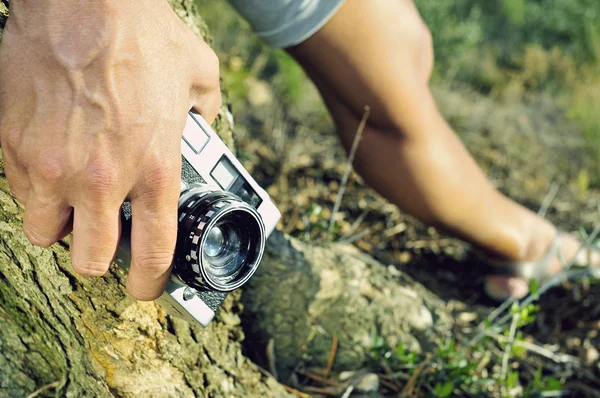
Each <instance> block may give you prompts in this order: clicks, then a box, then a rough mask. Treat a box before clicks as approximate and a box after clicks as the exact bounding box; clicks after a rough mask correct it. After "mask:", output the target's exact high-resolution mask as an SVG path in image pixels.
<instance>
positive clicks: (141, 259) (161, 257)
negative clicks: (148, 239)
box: [134, 249, 173, 275]
mask: <svg viewBox="0 0 600 398" xmlns="http://www.w3.org/2000/svg"><path fill="white" fill-rule="evenodd" d="M172 260H173V250H166V249H165V250H154V251H152V252H146V253H143V254H139V255H137V256H136V259H135V260H134V261H135V264H136V265H137V266H139V267H140V268H141V269H143V270H144V271H145V272H147V273H149V274H151V275H162V274H164V273H165V272H167V271H168V270H169V269H170V268H171V262H172Z"/></svg>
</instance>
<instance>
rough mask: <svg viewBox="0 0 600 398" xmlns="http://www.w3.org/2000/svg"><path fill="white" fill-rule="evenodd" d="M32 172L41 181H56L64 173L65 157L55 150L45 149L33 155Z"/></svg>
mask: <svg viewBox="0 0 600 398" xmlns="http://www.w3.org/2000/svg"><path fill="white" fill-rule="evenodd" d="M34 159H35V161H34V162H33V164H32V172H34V173H35V174H36V175H37V176H38V177H40V178H41V179H42V180H43V181H47V182H56V181H60V180H62V179H63V178H64V177H65V175H66V162H65V159H64V158H63V157H62V156H61V155H60V154H58V153H56V152H50V151H45V152H42V153H40V154H39V155H38V156H35V157H34Z"/></svg>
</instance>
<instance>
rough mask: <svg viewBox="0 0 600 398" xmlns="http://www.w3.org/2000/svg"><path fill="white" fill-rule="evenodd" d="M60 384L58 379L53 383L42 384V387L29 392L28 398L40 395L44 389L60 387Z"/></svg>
mask: <svg viewBox="0 0 600 398" xmlns="http://www.w3.org/2000/svg"><path fill="white" fill-rule="evenodd" d="M59 384H60V382H59V381H58V380H57V381H53V382H52V383H49V384H46V385H45V386H41V387H40V388H38V389H37V390H35V391H34V392H32V393H31V394H29V395H28V396H27V398H35V397H37V396H38V395H40V394H41V393H43V392H44V391H46V390H48V389H50V388H56V387H58V385H59Z"/></svg>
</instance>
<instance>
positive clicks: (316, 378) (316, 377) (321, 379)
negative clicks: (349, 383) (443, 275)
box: [296, 370, 340, 387]
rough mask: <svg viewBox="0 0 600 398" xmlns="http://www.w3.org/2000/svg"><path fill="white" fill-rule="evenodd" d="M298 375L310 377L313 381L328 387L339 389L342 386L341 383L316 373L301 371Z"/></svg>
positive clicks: (297, 372)
mask: <svg viewBox="0 0 600 398" xmlns="http://www.w3.org/2000/svg"><path fill="white" fill-rule="evenodd" d="M296 374H299V375H301V376H305V377H308V378H309V379H312V380H314V381H318V382H319V383H323V384H327V385H330V386H334V387H339V385H340V383H339V382H337V381H335V380H331V379H326V378H325V377H322V376H319V375H316V374H314V373H310V372H304V371H301V370H297V371H296Z"/></svg>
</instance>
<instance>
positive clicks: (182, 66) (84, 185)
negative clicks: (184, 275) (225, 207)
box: [0, 0, 221, 300]
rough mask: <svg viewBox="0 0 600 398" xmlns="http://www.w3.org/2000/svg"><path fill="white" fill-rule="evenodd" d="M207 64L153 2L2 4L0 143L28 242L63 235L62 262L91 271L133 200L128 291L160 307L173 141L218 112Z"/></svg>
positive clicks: (170, 236)
mask: <svg viewBox="0 0 600 398" xmlns="http://www.w3.org/2000/svg"><path fill="white" fill-rule="evenodd" d="M220 102H221V96H220V89H219V67H218V59H217V57H216V55H215V54H214V52H213V51H212V50H211V49H210V48H209V47H208V45H207V44H206V43H204V42H203V41H202V40H201V39H199V38H198V37H196V36H195V35H194V34H193V32H192V31H191V30H189V29H188V28H187V27H186V26H185V24H184V23H183V22H182V21H181V20H180V19H179V18H178V17H177V16H176V15H175V13H174V12H173V11H172V10H171V8H170V7H169V5H168V3H167V2H166V1H165V0H147V1H143V2H141V1H127V2H123V1H118V0H104V1H94V2H80V1H76V0H41V1H39V2H38V1H36V2H29V1H25V0H14V1H11V15H10V17H9V20H8V22H7V25H6V30H5V31H4V36H3V41H2V43H1V45H0V142H1V145H2V150H3V156H4V165H5V172H6V175H7V177H8V181H9V184H10V187H11V190H12V192H13V194H14V196H15V197H16V198H17V199H18V200H19V201H21V202H23V203H25V204H26V206H25V216H24V224H23V229H24V231H25V234H26V235H27V237H28V238H29V240H30V241H31V242H32V243H33V244H35V245H39V246H49V245H51V244H53V243H54V242H56V241H57V240H59V239H61V238H62V237H64V236H65V235H67V234H68V233H69V232H71V230H72V231H73V240H72V245H71V259H72V263H73V267H74V269H75V270H76V271H77V272H78V273H80V274H82V275H85V276H99V275H103V274H104V273H105V272H106V271H107V270H108V267H109V265H110V263H111V261H112V259H113V257H114V254H115V250H116V247H117V243H118V241H119V235H120V208H121V204H122V203H123V201H124V200H125V199H126V198H129V200H130V201H131V207H132V212H133V225H132V235H131V246H132V253H131V254H132V264H131V269H130V272H129V278H128V282H127V288H128V290H129V292H130V294H131V295H132V296H133V297H135V298H137V299H140V300H152V299H154V298H156V297H158V296H159V295H160V294H161V293H162V291H163V288H164V284H165V282H166V280H167V278H168V275H169V272H170V266H171V261H172V256H173V251H174V247H175V240H176V233H177V200H178V197H179V189H180V173H181V171H180V170H181V152H180V142H181V141H180V137H181V132H182V131H183V128H184V126H185V121H186V116H187V111H188V110H189V109H190V108H192V107H194V108H195V109H196V110H198V111H199V112H200V113H201V114H202V115H203V116H204V117H205V118H206V119H207V120H208V121H209V123H210V122H212V121H213V120H214V118H215V117H216V115H217V112H218V108H219V106H220Z"/></svg>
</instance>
